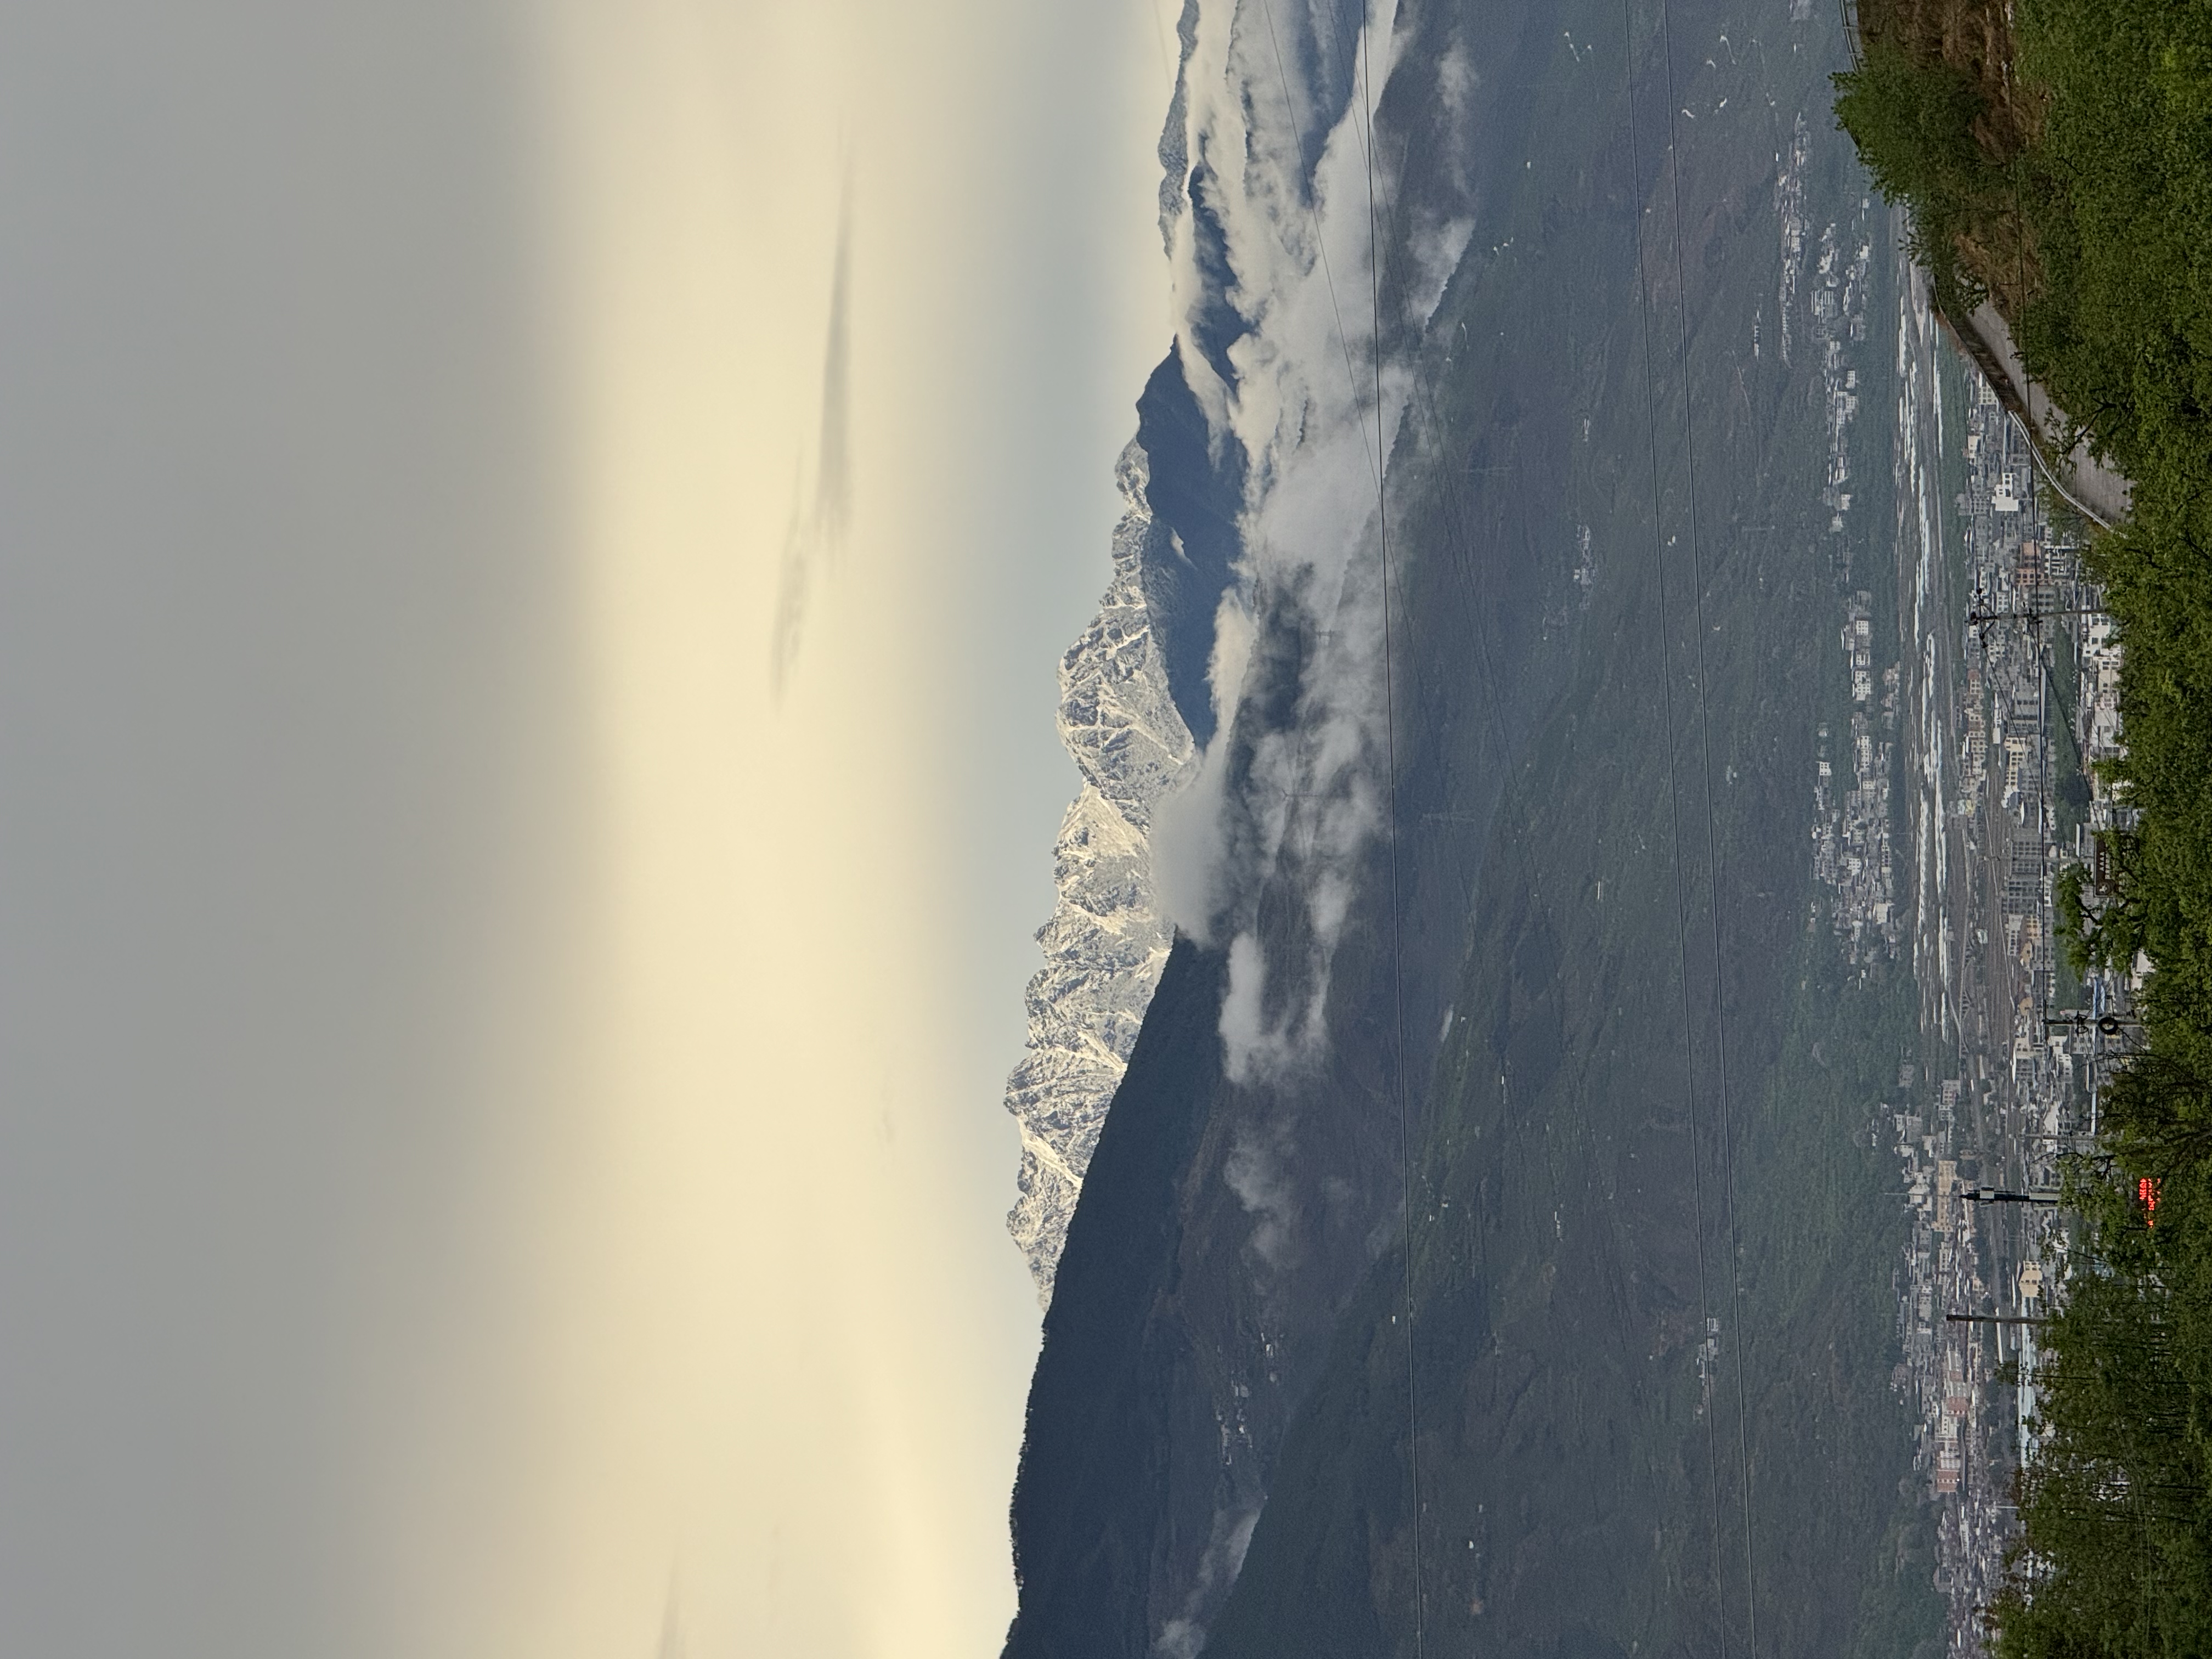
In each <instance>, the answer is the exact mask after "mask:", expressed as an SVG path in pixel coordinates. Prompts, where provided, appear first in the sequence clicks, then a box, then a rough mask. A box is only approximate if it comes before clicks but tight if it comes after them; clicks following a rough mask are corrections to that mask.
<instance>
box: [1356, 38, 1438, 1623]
mask: <svg viewBox="0 0 2212 1659" xmlns="http://www.w3.org/2000/svg"><path fill="white" fill-rule="evenodd" d="M1373 27H1374V24H1373V20H1372V18H1371V16H1370V18H1369V19H1368V20H1367V21H1365V23H1364V24H1363V26H1362V27H1361V29H1360V33H1359V105H1360V114H1361V117H1362V119H1363V121H1364V125H1365V128H1366V144H1365V147H1364V148H1365V150H1366V162H1367V297H1368V306H1369V309H1370V318H1369V326H1370V328H1372V329H1373V331H1374V334H1373V337H1372V338H1371V339H1370V342H1369V354H1368V355H1369V356H1370V360H1371V361H1372V363H1373V366H1374V371H1375V522H1376V553H1377V558H1378V561H1379V563H1380V565H1381V571H1382V578H1383V745H1384V756H1385V761H1386V765H1387V776H1386V782H1387V786H1388V787H1387V790H1386V793H1385V795H1384V799H1383V820H1384V822H1385V823H1386V824H1387V825H1388V826H1389V847H1390V1036H1391V1054H1392V1060H1391V1067H1390V1075H1391V1081H1392V1084H1393V1085H1394V1087H1395V1091H1396V1093H1397V1097H1398V1191H1399V1198H1400V1201H1401V1203H1402V1204H1403V1205H1404V1206H1405V1211H1406V1243H1405V1264H1406V1467H1407V1480H1408V1482H1409V1484H1410V1485H1411V1487H1412V1492H1413V1516H1412V1519H1413V1652H1414V1654H1415V1655H1416V1656H1417V1659H1425V1656H1426V1654H1427V1652H1428V1628H1427V1609H1426V1607H1425V1598H1424V1596H1423V1594H1422V1588H1421V1565H1422V1564H1421V1433H1420V1430H1421V1422H1420V1413H1419V1401H1418V1396H1417V1394H1416V1392H1415V1389H1416V1383H1415V1378H1414V1373H1413V1359H1414V1348H1413V1126H1412V1121H1411V1118H1410V1116H1409V1115H1408V1113H1407V1108H1406V967H1405V951H1404V938H1403V934H1404V924H1403V923H1402V922H1401V920H1400V917H1399V913H1398V890H1399V877H1398V707H1397V691H1396V686H1395V675H1394V671H1393V667H1394V665H1393V658H1392V645H1391V640H1390V505H1389V495H1388V493H1387V491H1386V490H1385V489H1384V488H1383V485H1384V471H1385V469H1386V467H1387V465H1388V464H1389V451H1388V449H1387V448H1386V447H1385V444H1384V440H1383V266H1382V251H1381V250H1382V244H1381V239H1380V238H1379V236H1378V235H1377V234H1376V220H1375V103H1374V88H1375V81H1374V70H1373V64H1372V61H1371V59H1370V56H1369V52H1368V39H1369V35H1370V33H1371V32H1372V29H1373Z"/></svg>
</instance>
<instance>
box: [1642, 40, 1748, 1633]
mask: <svg viewBox="0 0 2212 1659" xmlns="http://www.w3.org/2000/svg"><path fill="white" fill-rule="evenodd" d="M1659 27H1660V58H1661V61H1662V63H1663V64H1665V65H1666V70H1667V197H1668V208H1669V216H1670V218H1671V220H1672V222H1673V232H1674V317H1675V324H1676V358H1675V368H1676V373H1677V374H1679V375H1680V378H1681V382H1682V464H1683V467H1684V471H1685V472H1686V477H1687V481H1688V487H1689V509H1690V526H1689V528H1690V592H1691V595H1692V598H1693V599H1695V600H1696V601H1697V617H1698V746H1699V752H1700V755H1701V757H1702V758H1703V761H1704V766H1703V771H1704V783H1705V851H1706V856H1707V859H1708V860H1709V862H1710V864H1711V874H1710V890H1709V892H1708V894H1707V896H1706V905H1705V908H1706V910H1707V913H1708V914H1709V915H1711V918H1712V933H1713V1044H1714V1064H1715V1066H1716V1067H1717V1070H1718V1073H1719V1083H1720V1108H1721V1193H1722V1196H1723V1199H1724V1200H1725V1201H1726V1206H1727V1212H1728V1230H1729V1314H1730V1316H1731V1317H1732V1318H1733V1319H1734V1321H1735V1342H1734V1343H1733V1344H1732V1346H1731V1352H1733V1354H1734V1356H1735V1433H1736V1450H1737V1455H1738V1456H1739V1457H1740V1458H1741V1462H1742V1467H1743V1505H1742V1507H1743V1597H1744V1626H1745V1639H1746V1640H1747V1642H1748V1643H1749V1644H1750V1646H1751V1650H1752V1653H1753V1656H1754V1659H1755V1656H1756V1655H1757V1654H1758V1652H1759V1597H1758V1588H1757V1586H1758V1579H1757V1574H1756V1569H1755V1566H1754V1557H1753V1548H1752V1524H1751V1497H1752V1494H1751V1431H1750V1426H1749V1423H1748V1420H1747V1412H1746V1407H1745V1403H1744V1389H1743V1346H1744V1323H1743V1268H1742V1249H1743V1247H1742V1243H1741V1238H1740V1236H1739V1234H1738V1232H1737V1229H1736V1219H1735V1126H1734V1123H1733V1122H1732V1121H1731V1118H1730V1115H1729V1087H1728V1010H1727V1003H1726V992H1725V988H1724V987H1723V981H1722V975H1721V843H1720V837H1719V836H1718V835H1717V834H1716V833H1715V830H1714V821H1713V730H1712V717H1711V712H1710V710H1709V709H1708V708H1707V706H1706V700H1705V566H1704V561H1703V559H1702V557H1701V556H1700V555H1699V552H1698V451H1697V441H1696V439H1695V437H1694V436H1693V435H1692V422H1691V419H1690V289H1689V284H1688V282H1687V281H1686V279H1685V277H1684V276H1683V274H1682V164H1681V145H1680V135H1679V131H1678V129H1677V128H1676V126H1675V125H1674V112H1675V108H1676V104H1675V99H1674V16H1673V11H1672V8H1671V6H1670V5H1669V3H1668V0H1659ZM1634 114H1635V109H1634V102H1633V98H1632V100H1631V105H1630V116H1631V118H1633V117H1634ZM1641 269H1642V264H1641V260H1640V259H1639V261H1638V270H1641ZM1654 485H1655V487H1656V477H1655V479H1654ZM1663 621H1664V618H1663V617H1662V623H1663ZM1672 736H1673V732H1671V731H1670V732H1668V737H1669V738H1670V739H1671V738H1672ZM1687 992H1688V987H1687V986H1685V987H1684V994H1687ZM1713 1588H1714V1591H1715V1594H1716V1595H1717V1594H1718V1592H1719V1589H1720V1587H1719V1585H1718V1584H1717V1583H1716V1584H1715V1585H1714V1587H1713Z"/></svg>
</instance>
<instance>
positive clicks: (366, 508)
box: [0, 0, 1172, 1659]
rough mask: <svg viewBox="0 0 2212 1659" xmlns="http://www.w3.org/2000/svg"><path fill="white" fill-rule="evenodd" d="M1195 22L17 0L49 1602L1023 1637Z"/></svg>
mask: <svg viewBox="0 0 2212 1659" xmlns="http://www.w3.org/2000/svg"><path fill="white" fill-rule="evenodd" d="M1165 16H1166V14H1165V11H1164V9H1161V10H1159V11H1156V10H1155V9H1154V8H1153V7H1152V4H1151V3H1150V0H1091V3H1086V4H1083V5H1075V4H1067V3H1060V4H1054V5H1052V6H1047V7H1038V6H1035V5H1024V4H1021V3H1018V0H950V3H947V4H944V5H939V6H934V7H929V8H915V7H911V6H897V5H892V4H889V3H871V0H843V3H822V4H812V5H807V6H803V7H802V6H768V5H763V4H756V3H751V0H623V3H619V4H617V3H614V0H542V3H513V4H495V3H489V0H436V3H433V0H377V3H375V4H374V5H371V4H368V3H352V4H344V5H338V4H333V5H326V6H319V7H297V6H289V5H283V4H278V3H276V0H210V3H208V4H205V5H202V6H196V7H192V8H178V7H173V6H161V5H155V4H154V3H151V0H106V3H100V0H75V3H70V4H68V5H64V4H60V3H58V0H25V3H18V4H15V5H11V6H9V7H7V8H5V9H3V10H0V1331H4V1333H5V1338H4V1340H0V1651H5V1652H9V1653H36V1654H40V1655H53V1656H78V1655H84V1656H92V1655H102V1656H105V1655H115V1656H125V1655H129V1656H133V1659H137V1656H143V1655H145V1654H148V1653H161V1654H163V1655H166V1656H176V1659H195V1656H200V1655H207V1656H211V1659H212V1656H217V1655H221V1656H224V1659H249V1656H259V1655H268V1656H285V1659H291V1656H296V1655H299V1654H303V1653H313V1654H317V1655H329V1656H340V1659H343V1656H353V1655H362V1656H371V1655H375V1656H383V1655H405V1656H410V1659H414V1656H425V1659H439V1656H448V1655H450V1656H455V1659H459V1656H469V1659H498V1656H506V1655H514V1656H525V1655H527V1656H531V1659H563V1656H568V1655H578V1656H582V1655H591V1656H595V1659H596V1656H609V1655H613V1656H621V1655H625V1654H635V1655H639V1656H653V1655H659V1656H668V1655H673V1654H677V1653H682V1654H685V1655H689V1656H691V1659H707V1656H714V1655H719V1654H740V1653H748V1654H749V1653H755V1652H775V1653H777V1654H779V1655H791V1656H813V1655H822V1656H843V1655H874V1654H890V1653H896V1654H898V1655H901V1656H933V1655H938V1654H945V1655H951V1654H956V1653H958V1654H972V1653H975V1652H979V1651H983V1650H989V1649H991V1648H994V1647H995V1645H996V1644H997V1642H998V1641H999V1639H1000V1637H1001V1635H1002V1633H1003V1631H1004V1627H1005V1622H1006V1619H1007V1617H1008V1616H1009V1615H1010V1614H1011V1612H1012V1577H1011V1571H1010V1567H1009V1564H1008V1560H1007V1553H1006V1499H1007V1493H1008V1488H1009V1486H1010V1484H1011V1481H1012V1474H1013V1467H1014V1458H1015V1455H1016V1451H1017V1449H1018V1437H1019V1431H1020V1422H1021V1406H1022V1400H1023V1395H1024V1390H1025V1388H1026V1383H1027V1378H1028V1370H1029V1367H1030V1362H1031V1359H1032V1358H1033V1356H1034V1352H1035V1345H1036V1307H1035V1304H1034V1301H1033V1298H1032V1296H1031V1292H1030V1286H1029V1281H1028V1277H1027V1273H1026V1272H1025V1270H1024V1266H1023V1263H1022V1261H1021V1259H1020V1257H1019V1255H1018V1254H1017V1252H1016V1251H1015V1249H1013V1247H1012V1243H1011V1242H1010V1241H1009V1240H1008V1239H1007V1238H1006V1235H1005V1232H1004V1227H1003V1216H1004V1212H1005V1211H1006V1207H1007V1206H1008V1205H1009V1204H1010V1203H1011V1202H1012V1196H1013V1192H1012V1177H1013V1172H1014V1169H1015V1158H1016V1146H1015V1139H1014V1134H1013V1131H1012V1125H1011V1122H1010V1121H1007V1120H1006V1118H1005V1117H1004V1115H1003V1114H1002V1113H1001V1112H1000V1104H999V1103H1000V1091H1001V1087H1002V1084H1003V1079H1004V1075H1005V1073H1006V1070H1007V1068H1008V1067H1009V1066H1011V1065H1012V1062H1013V1060H1015V1059H1016V1058H1017V1057H1018V1052H1019V1048H1020V1042H1021V1034H1022V1033H1021V1023H1020V1020H1021V1008H1020V989H1021V985H1022V982H1023V981H1024V979H1025V978H1026V977H1027V975H1028V974H1029V973H1030V971H1031V969H1032V968H1033V967H1034V965H1035V963H1036V947H1035V945H1033V944H1032V943H1031V942H1030V933H1031V931H1032V930H1033V929H1034V928H1035V927H1036V925H1037V924H1038V923H1040V922H1041V921H1042V920H1043V919H1044V917H1045V916H1046V915H1047V914H1048V911H1049V908H1050V905H1051V891H1050V886H1049V878H1050V867H1049V862H1050V847H1051V841H1052V836H1053V832H1054V827H1055V826H1056V824H1057V823H1058V820H1059V817H1060V813H1061V811H1062V810H1063V809H1064V807H1065V805H1066V801H1067V799H1068V798H1069V797H1070V796H1071V795H1072V794H1073V792H1074V788H1075V784H1076V780H1075V775H1074V772H1073V767H1072V765H1070V763H1068V762H1067V761H1066V757H1064V756H1063V755H1062V754H1061V753H1060V750H1059V749H1058V747H1057V743H1056V739H1055V738H1054V732H1053V726H1052V713H1053V706H1054V696H1055V683H1054V666H1055V664H1056V662H1057V659H1058V657H1059V654H1060V650H1061V648H1062V647H1064V645H1065V644H1066V641H1068V640H1069V639H1071V638H1072V637H1073V635H1074V634H1075V632H1076V631H1077V630H1078V629H1079V627H1080V626H1081V623H1082V622H1083V620H1084V618H1085V616H1086V615H1087V613H1088V611H1089V610H1090V608H1091V605H1093V603H1094V602H1095V600H1096V598H1097V592H1098V591H1099V590H1100V589H1101V588H1102V587H1103V585H1104V583H1105V580H1106V577H1107V574H1108V570H1107V538H1108V534H1109V530H1110V527H1111V526H1112V523H1113V521H1114V518H1115V514H1116V513H1117V511H1118V507H1119V503H1118V500H1117V498H1116V497H1115V494H1114V490H1113V481H1112V471H1111V469H1112V463H1113V459H1114V457H1115V454H1116V453H1117V452H1118V451H1119V449H1120V448H1121V445H1122V444H1123V443H1124V442H1126V441H1127V438H1128V436H1129V434H1130V432H1131V430H1132V429H1133V408H1132V404H1133V398H1134V394H1135V392H1136V391H1137V389H1138V388H1139V386H1140V385H1141V383H1142V379H1143V376H1144V374H1145V372H1146V368H1148V367H1149V365H1150V364H1151V362H1153V361H1155V360H1156V359H1157V358H1158V356H1159V355H1160V353H1161V351H1162V350H1163V349H1164V347H1165V344H1166V342H1167V338H1168V336H1169V331H1170V326H1171V323H1170V303H1169V295H1168V279H1167V276H1166V270H1165V264H1164V260H1163V258H1162V253H1161V245H1160V241H1159V238H1158V230H1157V228H1156V225H1155V221H1154V216H1155V214H1156V211H1157V203H1158V163H1157V161H1156V160H1155V158H1154V155H1153V147H1154V143H1155V142H1156V139H1157V137H1158V129H1159V121H1160V118H1161V115H1162V113H1163V112H1164V108H1165V106H1166V102H1167V96H1168V90H1169V86H1170V76H1171V72H1172V71H1171V64H1170V60H1169V51H1170V47H1171V46H1172V36H1171V34H1170V32H1169V29H1168V27H1167V26H1166V24H1165V22H1164V18H1165Z"/></svg>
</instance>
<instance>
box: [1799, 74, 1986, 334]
mask: <svg viewBox="0 0 2212 1659" xmlns="http://www.w3.org/2000/svg"><path fill="white" fill-rule="evenodd" d="M1835 83H1836V120H1837V123H1838V125H1840V126H1841V127H1842V128H1843V129H1844V131H1846V132H1848V133H1850V136H1851V139H1852V142H1853V143H1856V144H1857V146H1858V149H1859V156H1860V159H1861V160H1862V161H1864V162H1865V163H1866V167H1867V171H1868V172H1869V173H1872V174H1873V175H1874V181H1875V188H1876V189H1878V190H1879V191H1881V193H1882V195H1883V196H1884V197H1887V199H1888V200H1889V201H1891V202H1892V203H1893V204H1899V205H1901V206H1903V207H1905V208H1906V209H1907V210H1910V212H1911V219H1912V253H1913V257H1914V258H1915V259H1917V261H1918V262H1919V263H1920V264H1923V266H1925V267H1927V269H1928V270H1929V272H1930V273H1931V274H1932V275H1933V276H1934V277H1935V279H1936V287H1937V290H1938V292H1939V293H1941V294H1942V295H1943V296H1944V297H1945V299H1946V300H1947V301H1951V302H1953V303H1956V304H1960V305H1961V306H1962V307H1965V308H1967V309H1971V308H1972V306H1973V305H1974V304H1975V303H1977V302H1978V300H1979V298H1980V285H1979V284H1978V283H1977V282H1976V281H1975V280H1974V278H1973V276H1972V273H1971V272H1969V271H1966V270H1962V269H1961V266H1960V260H1959V253H1958V245H1959V239H1960V236H1961V235H1962V234H1966V233H1968V232H1969V231H1970V230H1971V228H1972V226H1973V224H1974V223H1975V222H1978V220H1980V219H1983V218H1985V217H1987V216H1988V215H1989V214H1990V211H1992V208H1991V205H1990V203H1991V198H1992V196H1993V194H1994V193H1995V191H1996V190H1997V188H1998V186H1999V185H2000V184H2001V182H2002V175H2001V174H2000V173H1999V171H1998V169H1997V168H1996V167H1994V166H1993V165H1992V164H1991V163H1990V160H1989V158H1988V157H1987V156H1985V155H1984V154H1983V153H1982V149H1981V146H1980V144H1979V143H1977V142H1976V141H1975V137H1974V131H1973V129H1974V123H1975V119H1976V118H1977V117H1978V116H1979V115H1980V114H1981V113H1982V112H1983V98H1982V94H1981V91H1980V89H1979V88H1978V87H1976V85H1975V84H1974V82H1973V81H1972V79H1971V78H1969V77H1968V76H1966V73H1965V72H1964V71H1963V70H1960V69H1958V68H1957V67H1955V66H1954V65H1953V64H1948V63H1946V62H1944V61H1943V60H1942V59H1941V58H1923V57H1920V56H1917V55H1916V54H1915V53H1913V52H1911V50H1910V49H1908V48H1907V47H1905V46H1902V45H1899V44H1898V43H1897V42H1895V41H1893V40H1887V39H1886V38H1878V39H1876V40H1872V41H1870V42H1869V43H1868V46H1867V49H1866V55H1865V59H1864V61H1863V63H1862V64H1861V65H1860V66H1859V67H1858V68H1857V69H1856V70H1848V71H1846V72H1845V73H1844V74H1841V75H1838V76H1836V77H1835Z"/></svg>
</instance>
